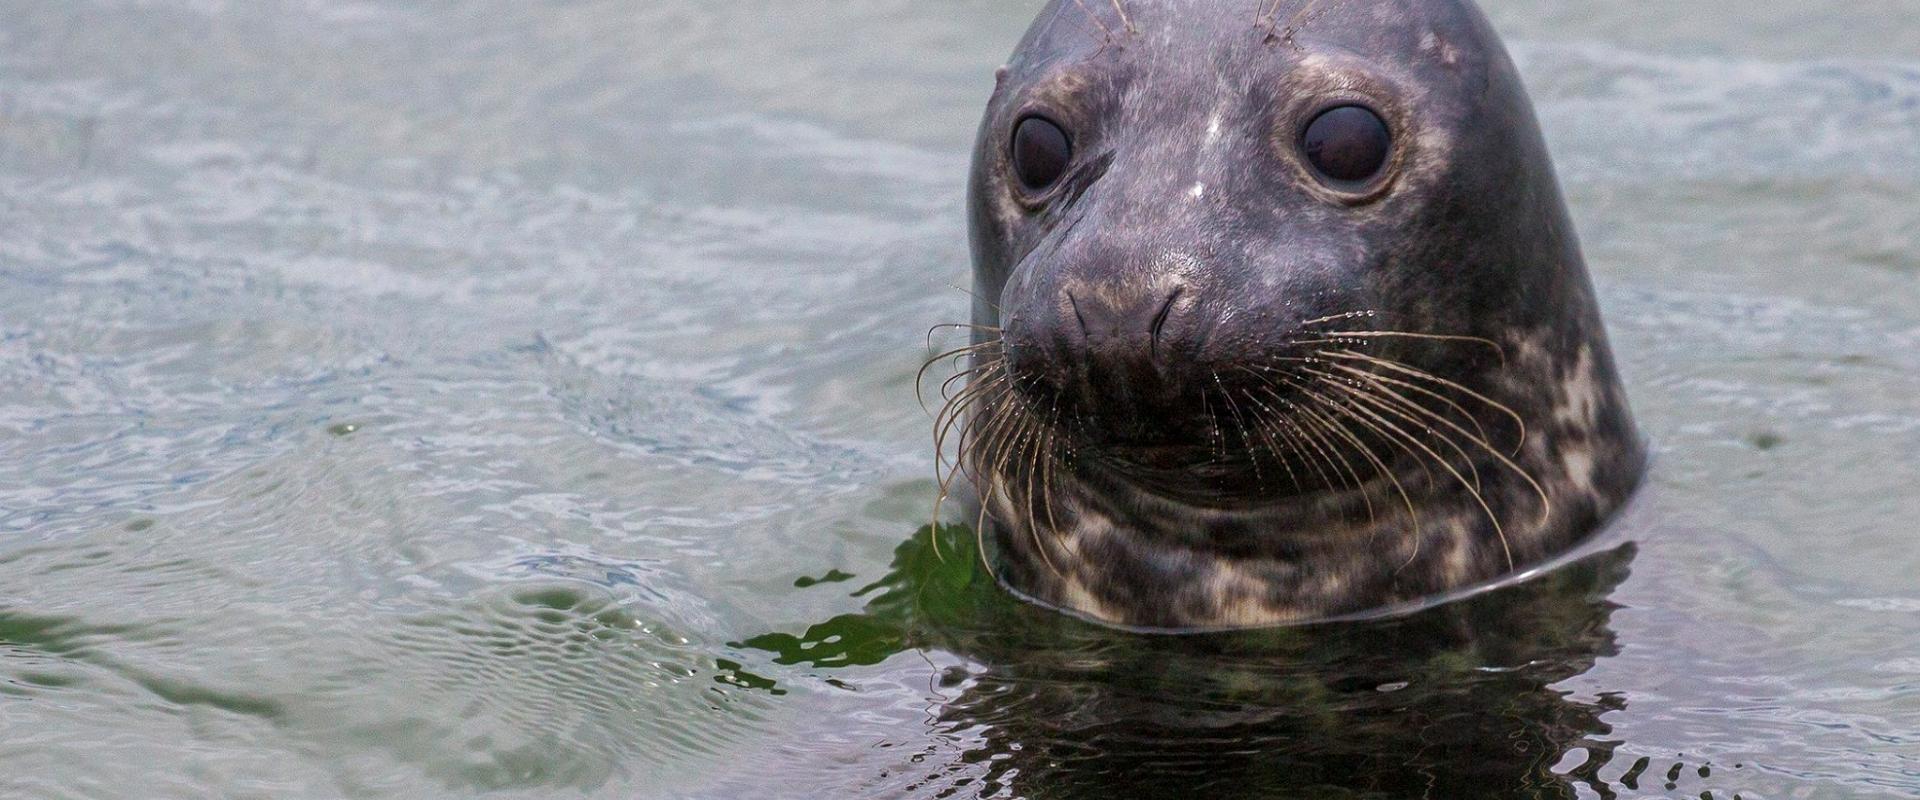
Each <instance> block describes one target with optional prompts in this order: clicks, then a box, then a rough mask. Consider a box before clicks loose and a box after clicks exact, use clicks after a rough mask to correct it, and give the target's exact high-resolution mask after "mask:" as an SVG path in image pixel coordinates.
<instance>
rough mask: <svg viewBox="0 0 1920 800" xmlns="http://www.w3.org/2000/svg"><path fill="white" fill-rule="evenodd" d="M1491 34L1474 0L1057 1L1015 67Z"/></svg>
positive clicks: (1033, 70) (1384, 46) (1382, 55)
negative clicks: (1471, 0)
mask: <svg viewBox="0 0 1920 800" xmlns="http://www.w3.org/2000/svg"><path fill="white" fill-rule="evenodd" d="M1489 35H1490V33H1489V32H1488V31H1487V29H1486V27H1485V26H1484V24H1483V23H1482V22H1481V20H1480V16H1479V12H1478V11H1477V10H1476V9H1475V8H1474V7H1473V6H1472V5H1471V3H1470V0H1052V2H1050V3H1049V4H1048V5H1047V7H1046V8H1045V9H1044V10H1043V11H1041V13H1040V16H1039V18H1038V19H1036V20H1035V21H1034V24H1033V27H1032V28H1031V29H1029V30H1028V32H1027V36H1026V38H1025V39H1024V40H1022V42H1021V44H1020V48H1019V50H1018V51H1017V53H1016V55H1015V58H1014V59H1013V61H1012V62H1010V63H1009V64H1008V67H1009V69H1010V71H1011V72H1012V73H1013V74H1014V75H1015V76H1018V77H1026V76H1032V75H1036V74H1039V73H1043V72H1050V71H1055V70H1057V69H1059V68H1060V67H1062V66H1068V65H1073V64H1076V63H1085V64H1089V65H1100V64H1116V63H1122V64H1123V63H1127V62H1129V61H1139V60H1148V59H1161V57H1163V56H1166V55H1170V54H1181V55H1182V56H1183V58H1186V59H1191V55H1192V53H1194V52H1196V51H1200V50H1205V51H1212V52H1216V53H1222V54H1238V55H1241V56H1244V59H1243V60H1244V62H1245V63H1247V64H1248V65H1250V66H1251V65H1257V64H1260V63H1280V62H1282V61H1283V60H1284V59H1286V58H1287V56H1288V55H1289V54H1296V55H1297V54H1301V53H1304V52H1311V51H1315V50H1334V51H1340V52H1343V53H1346V54H1349V55H1352V56H1357V57H1360V58H1377V59H1395V60H1404V59H1407V58H1409V57H1414V58H1417V57H1418V54H1419V53H1421V52H1423V51H1424V52H1431V51H1432V50H1433V49H1434V47H1435V42H1436V41H1444V42H1445V43H1446V45H1447V46H1448V47H1451V48H1466V49H1481V48H1484V47H1486V46H1487V43H1486V42H1485V41H1484V39H1486V38H1487V37H1488V36H1489Z"/></svg>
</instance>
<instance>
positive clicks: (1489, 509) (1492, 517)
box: [1334, 384, 1514, 569]
mask: <svg viewBox="0 0 1920 800" xmlns="http://www.w3.org/2000/svg"><path fill="white" fill-rule="evenodd" d="M1334 386H1335V387H1336V388H1339V389H1342V390H1344V391H1346V392H1347V393H1348V395H1349V397H1350V398H1358V397H1361V396H1363V395H1361V393H1360V392H1359V390H1357V389H1354V388H1353V387H1350V386H1346V385H1344V384H1334ZM1347 405H1348V406H1350V407H1353V408H1356V409H1358V410H1360V411H1361V412H1364V413H1365V414H1366V415H1367V416H1370V417H1372V418H1373V419H1374V420H1375V421H1377V422H1379V423H1380V424H1381V425H1384V426H1386V427H1387V428H1388V429H1389V430H1392V431H1394V432H1395V433H1396V434H1398V435H1399V436H1400V437H1401V439H1402V440H1404V441H1406V442H1408V443H1410V444H1412V445H1413V446H1415V447H1418V448H1420V450H1421V451H1422V452H1423V453H1425V454H1426V455H1427V457H1428V458H1429V459H1431V460H1432V461H1433V463H1435V464H1438V465H1440V468H1441V469H1444V470H1446V471H1447V472H1448V473H1449V474H1451V475H1453V478H1454V480H1456V481H1459V482H1460V486H1461V488H1464V489H1466V490H1467V493H1468V494H1470V495H1472V496H1473V499H1474V502H1476V503H1478V504H1479V505H1480V509H1481V510H1482V511H1484V512H1486V514H1487V521H1488V522H1489V523H1492V524H1493V532H1494V534H1495V535H1496V536H1498V537H1499V538H1500V548H1501V550H1503V551H1504V552H1505V553H1506V557H1507V569H1513V566H1514V561H1513V547H1512V545H1511V544H1509V543H1508V542H1507V533H1506V529H1505V526H1503V525H1501V524H1500V516H1499V515H1498V514H1495V513H1494V512H1493V506H1491V505H1489V504H1488V503H1487V498H1486V496H1485V495H1483V494H1481V492H1480V489H1479V488H1478V487H1476V486H1474V485H1473V484H1472V483H1469V482H1468V481H1467V478H1466V476H1465V475H1462V474H1460V470H1458V469H1455V468H1454V467H1453V465H1452V464H1451V463H1448V461H1447V460H1446V459H1445V458H1442V457H1441V456H1440V454H1439V453H1437V452H1434V450H1433V448H1430V447H1428V446H1427V445H1426V443H1425V442H1422V441H1420V440H1419V438H1418V437H1416V436H1413V435H1412V434H1410V433H1407V432H1406V431H1405V430H1403V429H1401V428H1400V426H1398V425H1396V424H1394V422H1393V421H1392V420H1390V419H1387V418H1385V417H1382V416H1380V415H1379V414H1378V413H1375V412H1373V411H1372V410H1370V409H1367V408H1365V407H1363V406H1360V405H1359V403H1358V402H1354V401H1351V400H1350V401H1349V403H1348V404H1347Z"/></svg>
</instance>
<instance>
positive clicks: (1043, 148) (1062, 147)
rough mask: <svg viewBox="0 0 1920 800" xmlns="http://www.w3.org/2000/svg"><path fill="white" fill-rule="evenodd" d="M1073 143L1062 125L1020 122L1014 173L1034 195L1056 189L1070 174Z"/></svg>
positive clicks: (1032, 120)
mask: <svg viewBox="0 0 1920 800" xmlns="http://www.w3.org/2000/svg"><path fill="white" fill-rule="evenodd" d="M1071 161H1073V142H1072V141H1071V140H1069V139H1068V138H1067V132H1066V131H1063V130H1061V129H1060V126H1059V125H1055V124H1053V123H1052V122H1050V121H1048V120H1046V119H1042V118H1040V117H1027V118H1026V119H1023V120H1020V125H1019V127H1017V128H1015V129H1014V131H1013V171H1014V172H1015V173H1016V174H1018V175H1019V176H1020V182H1021V183H1023V184H1026V187H1027V188H1028V189H1030V190H1033V191H1039V190H1041V189H1045V188H1047V187H1049V186H1052V185H1053V184H1054V182H1056V181H1058V180H1060V177H1061V176H1062V175H1065V174H1067V164H1068V163H1069V162H1071Z"/></svg>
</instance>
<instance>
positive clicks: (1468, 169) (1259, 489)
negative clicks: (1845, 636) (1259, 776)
mask: <svg viewBox="0 0 1920 800" xmlns="http://www.w3.org/2000/svg"><path fill="white" fill-rule="evenodd" d="M1249 5H1250V4H1249ZM970 195H971V197H970V208H971V228H972V239H973V250H974V267H975V290H976V291H975V295H976V298H977V299H976V302H975V305H974V309H973V325H974V326H975V327H974V331H975V334H974V345H973V347H972V348H970V349H969V351H968V352H967V353H966V354H965V355H966V356H968V358H969V359H970V362H969V363H970V368H971V371H970V372H969V373H968V375H967V383H966V388H965V389H963V390H962V391H960V392H958V393H957V394H956V396H955V397H954V399H953V402H952V403H951V404H950V405H949V406H948V408H947V412H946V413H945V414H943V415H942V417H941V434H942V436H941V438H942V443H943V444H948V445H953V444H955V443H957V446H958V449H959V450H960V451H961V458H960V459H959V461H958V468H957V474H958V478H963V479H964V481H965V482H966V483H969V484H970V485H971V487H972V488H973V489H974V491H975V492H977V495H978V497H979V498H980V499H981V500H982V501H983V505H982V507H981V510H982V512H983V514H982V517H983V519H984V520H985V521H986V522H987V523H988V525H987V528H988V529H989V530H990V531H991V536H990V540H991V543H992V545H993V551H994V556H993V564H994V565H995V567H996V573H997V574H998V577H999V578H1000V579H1001V580H1002V581H1003V582H1004V583H1005V584H1006V585H1007V586H1009V587H1010V588H1011V589H1013V590H1014V591H1016V592H1017V593H1020V594H1022V595H1024V596H1026V597H1029V598H1031V599H1033V600H1036V601H1038V602H1040V603H1043V604H1046V605H1051V606H1055V607H1058V608H1061V609H1064V610H1067V611H1069V612H1072V613H1075V614H1079V615H1082V616H1085V617H1089V618H1092V619H1095V620H1098V621H1102V622H1106V623H1110V624H1117V625H1123V626H1133V627H1142V628H1152V629H1193V628H1219V627H1244V626H1258V625H1268V624H1275V623H1286V622H1298V621H1306V620H1313V619H1318V618H1324V617H1327V616H1333V615H1340V614H1347V613H1352V612H1356V611H1363V610H1367V609H1376V608H1381V607H1390V606H1394V605H1396V604H1402V603H1412V602H1417V601H1418V600H1419V599H1421V598H1425V597H1431V596H1433V595H1436V594H1440V593H1445V592H1447V591H1449V590H1453V589H1458V588H1460V587H1463V586H1469V585H1473V584H1476V583H1479V582H1483V581H1488V580H1493V579H1497V578H1498V577H1499V576H1501V575H1504V574H1508V573H1510V572H1512V571H1514V570H1516V569H1520V568H1524V567H1526V566H1527V565H1529V564H1534V563H1538V562H1540V561H1541V560H1543V559H1546V558H1549V557H1551V556H1553V555H1555V554H1557V553H1560V552H1563V551H1565V550H1566V549H1567V548H1568V547H1570V546H1572V545H1574V544H1576V543H1577V542H1579V541H1580V540H1581V539H1582V538H1584V537H1585V536H1587V535H1588V534H1590V533H1591V532H1592V531H1593V530H1595V529H1596V528H1597V527H1599V526H1600V525H1601V524H1603V523H1604V521H1605V520H1606V519H1607V518H1608V517H1609V516H1610V515H1611V514H1612V513H1613V512H1614V511H1615V510H1616V509H1617V508H1618V507H1619V506H1620V505H1621V504H1622V503H1623V502H1624V501H1625V500H1626V498H1627V497H1628V496H1629V495H1630V494H1631V493H1632V491H1633V489H1634V488H1635V486H1636V485H1637V484H1638V482H1639V478H1640V475H1641V472H1642V469H1643V463H1644V450H1643V447H1642V444H1641V441H1640V438H1639V435H1638V433H1637V432H1636V430H1635V427H1634V424H1633V421H1632V417H1631V413H1630V410H1629V408H1628V404H1627V400H1626V397H1625V394H1624V392H1623V391H1622V389H1621V387H1620V383H1619V378H1618V376H1617V375H1616V372H1615V369H1614V365H1613V359H1612V355H1611V352H1610V350H1609V348H1608V344H1607V341H1606V334H1605V329H1604V326H1603V324H1602V322H1601V319H1600V314H1599V311H1598V309H1597V307H1596V305H1595V302H1594V299H1593V291H1592V288H1591V285H1590V281H1589V279H1588V277H1587V273H1586V269H1585V266H1584V264H1583V262H1582V259H1581V255H1580V249H1579V245H1578V242H1577V240H1576V238H1575V235H1574V232H1573V227H1572V224H1571V222H1570V221H1569V218H1568V215H1567V212H1566V208H1565V205H1564V203H1563V201H1562V200H1561V196H1560V192H1559V188H1558V186H1557V183H1556V180H1555V177H1554V173H1553V168H1552V164H1551V161H1550V160H1549V158H1548V154H1547V151H1546V147H1545V145H1544V143H1543V141H1542V139H1541V136H1540V133H1539V130H1538V126H1537V124H1536V123H1535V121H1534V117H1533V112H1532V108H1531V105H1530V103H1529V101H1528V99H1527V97H1526V94H1525V91H1524V89H1523V88H1522V86H1521V85H1520V82H1519V79H1518V78H1517V76H1516V75H1515V72H1514V69H1513V66H1512V64H1511V62H1510V61H1509V59H1508V58H1507V56H1506V54H1505V51H1504V50H1503V49H1502V47H1501V45H1500V43H1499V41H1498V39H1497V37H1496V36H1495V35H1494V33H1493V31H1492V30H1491V29H1490V27H1489V26H1488V24H1487V23H1486V21H1485V19H1484V18H1483V17H1482V16H1481V15H1480V13H1479V12H1478V11H1477V10H1476V9H1475V8H1473V7H1472V6H1471V5H1470V4H1468V3H1465V2H1456V1H1454V0H1367V1H1365V2H1359V1H1356V2H1344V3H1340V2H1331V1H1330V0H1329V1H1326V2H1320V1H1316V2H1297V3H1286V2H1283V3H1281V4H1280V5H1279V6H1278V7H1275V8H1271V9H1261V10H1259V11H1258V13H1256V10H1255V9H1253V8H1251V7H1243V6H1242V4H1237V3H1231V4H1230V3H1218V2H1209V1H1207V0H1130V1H1129V2H1125V3H1111V2H1099V3H1096V2H1074V0H1062V2H1056V3H1053V4H1051V5H1050V6H1048V7H1047V8H1046V9H1045V10H1044V11H1043V12H1042V13H1041V15H1040V18H1039V19H1038V20H1037V21H1036V22H1035V24H1034V26H1033V28H1032V29H1031V30H1030V31H1029V33H1028V35H1027V37H1026V39H1025V40H1024V41H1023V42H1022V43H1021V44H1020V46H1019V48H1018V50H1017V51H1016V52H1015V54H1014V57H1013V58H1012V59H1011V60H1010V61H1009V63H1008V64H1007V66H1006V67H1004V68H1003V69H1002V70H1000V72H999V75H998V81H997V86H996V88H995V91H994V94H993V98H992V100H991V101H990V103H989V105H988V108H987V112H986V116H985V119H984V121H983V123H982V126H981V131H980V136H979V142H978V145H977V149H976V152H975V155H974V166H973V177H972V183H971V192H970ZM958 478H957V479H956V481H955V483H960V482H961V481H960V480H959V479H958Z"/></svg>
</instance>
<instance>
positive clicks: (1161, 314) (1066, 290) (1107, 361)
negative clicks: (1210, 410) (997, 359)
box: [1007, 279, 1200, 445]
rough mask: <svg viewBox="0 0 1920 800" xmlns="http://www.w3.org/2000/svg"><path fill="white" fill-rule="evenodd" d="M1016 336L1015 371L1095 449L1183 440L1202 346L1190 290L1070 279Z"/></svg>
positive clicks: (1024, 317)
mask: <svg viewBox="0 0 1920 800" xmlns="http://www.w3.org/2000/svg"><path fill="white" fill-rule="evenodd" d="M1063 284H1064V285H1060V286H1059V287H1058V289H1057V290H1056V294H1055V298H1056V299H1055V300H1052V301H1048V302H1041V303H1035V304H1034V306H1037V307H1039V308H1034V310H1033V312H1032V313H1028V314H1021V315H1017V316H1016V317H1015V318H1014V320H1013V321H1012V324H1010V326H1009V328H1010V330H1008V331H1007V336H1008V339H1009V343H1010V344H1011V345H1012V346H1011V347H1010V348H1009V353H1010V356H1011V359H1012V367H1013V371H1014V373H1015V374H1016V375H1017V376H1018V377H1019V378H1021V379H1022V382H1023V383H1024V384H1025V385H1028V386H1043V387H1046V389H1047V390H1048V391H1049V393H1050V394H1052V395H1053V397H1052V398H1050V399H1057V401H1058V403H1059V405H1060V408H1061V410H1062V411H1063V412H1064V413H1066V414H1068V415H1070V418H1071V419H1074V420H1076V421H1077V422H1078V423H1080V424H1079V425H1077V426H1076V427H1077V428H1078V429H1079V433H1080V434H1081V435H1082V436H1084V437H1086V438H1088V439H1091V440H1092V442H1093V443H1103V444H1114V445H1120V444H1148V443H1157V442H1162V441H1165V440H1168V439H1172V438H1176V437H1178V436H1179V435H1180V434H1179V422H1180V421H1181V420H1182V419H1184V418H1185V417H1187V416H1190V415H1191V414H1190V412H1191V405H1192V404H1191V402H1190V401H1191V399H1192V397H1191V395H1192V391H1191V384H1192V381H1193V380H1194V378H1193V376H1192V375H1191V374H1189V373H1192V372H1193V371H1194V367H1193V365H1194V364H1195V363H1196V360H1197V355H1198V348H1199V344H1200V343H1199V342H1198V341H1197V337H1196V334H1197V333H1198V330H1197V328H1196V326H1195V324H1194V322H1195V319H1194V316H1193V313H1192V312H1193V310H1194V303H1193V300H1194V294H1195V292H1194V290H1193V289H1192V287H1189V286H1188V285H1186V284H1185V283H1184V282H1181V281H1172V280H1162V281H1143V280H1135V281H1125V280H1107V281H1097V280H1089V279H1082V280H1068V281H1064V282H1063Z"/></svg>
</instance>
